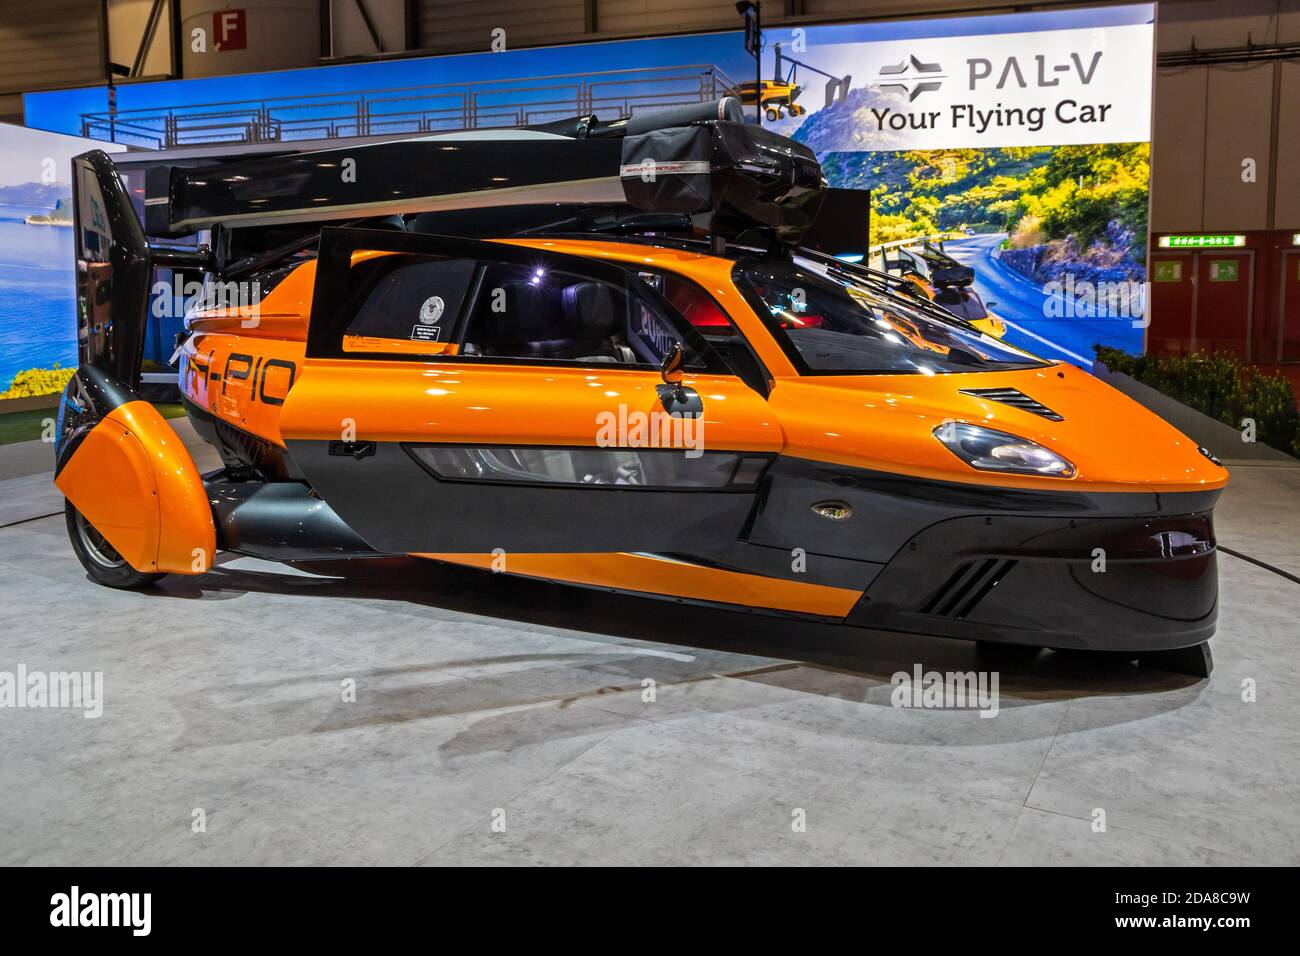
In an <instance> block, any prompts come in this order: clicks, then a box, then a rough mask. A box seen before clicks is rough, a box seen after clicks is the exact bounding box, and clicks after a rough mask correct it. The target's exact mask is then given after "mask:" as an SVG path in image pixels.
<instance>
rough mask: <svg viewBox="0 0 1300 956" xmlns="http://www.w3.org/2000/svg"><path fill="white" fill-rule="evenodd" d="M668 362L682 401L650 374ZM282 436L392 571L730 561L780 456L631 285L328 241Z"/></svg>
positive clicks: (362, 236) (654, 305)
mask: <svg viewBox="0 0 1300 956" xmlns="http://www.w3.org/2000/svg"><path fill="white" fill-rule="evenodd" d="M678 345H680V347H681V355H682V359H683V364H684V377H683V380H682V382H681V386H680V391H679V389H678V387H675V386H674V385H671V384H666V382H665V374H664V373H663V371H662V370H661V366H662V365H663V364H664V363H665V360H667V359H669V358H670V356H672V355H674V354H675V346H678ZM669 377H671V376H669ZM670 409H671V410H672V412H671V413H670ZM281 434H282V436H283V438H284V440H285V444H286V446H287V448H288V450H289V453H290V454H291V455H292V457H293V459H294V461H295V463H296V464H297V465H298V467H299V469H300V470H301V472H302V474H303V475H304V476H305V477H306V478H307V480H308V482H309V483H310V484H311V486H312V488H313V490H314V491H315V493H316V494H317V495H318V496H319V497H320V498H322V499H323V500H324V501H325V502H326V503H328V504H329V506H330V507H331V508H332V509H334V511H335V512H337V513H338V515H339V516H340V517H341V518H342V519H343V520H344V521H346V522H347V523H348V524H349V525H350V526H351V527H352V528H353V529H354V530H355V531H356V532H357V533H358V534H359V535H360V536H361V537H362V538H364V539H365V540H366V542H367V543H368V544H369V545H370V546H371V547H373V548H375V549H376V550H378V551H383V552H390V553H393V552H397V553H424V552H441V553H454V552H469V553H483V552H490V551H493V550H495V549H498V548H499V549H503V550H505V551H516V552H605V551H655V552H675V551H687V550H697V549H722V548H726V547H727V546H729V545H730V544H731V543H732V542H734V541H735V540H736V539H737V538H738V537H740V536H741V535H742V533H743V530H744V528H745V525H746V522H747V521H748V519H749V516H750V514H751V512H752V511H753V508H754V504H755V501H756V498H757V496H758V492H759V488H760V487H761V484H762V480H763V477H764V475H765V473H766V470H767V468H768V466H769V464H770V463H771V460H772V459H773V457H774V456H775V455H776V454H777V453H778V452H779V451H780V450H781V447H782V437H781V430H780V427H779V425H778V424H777V422H776V421H775V419H774V417H773V416H772V415H771V414H770V412H769V410H768V407H767V403H766V401H765V399H764V397H763V396H762V395H760V394H759V393H758V392H757V391H755V390H754V389H752V388H751V387H749V386H748V385H746V384H745V383H744V382H743V381H741V379H740V378H738V377H737V376H736V375H734V374H732V373H731V372H730V371H729V370H728V369H727V367H726V366H725V365H724V364H723V363H722V362H721V361H720V360H719V358H718V356H716V355H715V354H714V353H712V351H711V350H710V349H709V347H708V345H707V344H706V343H705V342H704V341H703V339H702V338H701V337H700V336H699V335H698V333H696V332H695V331H694V330H693V329H692V328H691V326H690V325H689V324H688V323H687V322H686V321H685V320H684V319H683V318H682V317H681V316H680V315H679V314H677V313H676V312H675V310H673V308H672V306H670V305H669V304H668V303H667V301H666V300H664V299H663V297H662V296H660V295H659V294H658V293H657V292H656V291H655V289H654V288H653V287H652V285H651V284H650V283H649V282H647V281H646V279H645V278H643V277H639V276H638V275H637V274H635V273H633V272H631V271H628V270H626V269H623V268H621V267H618V266H615V265H612V264H609V263H605V262H598V261H594V260H589V259H586V258H582V257H575V256H567V255H559V254H555V253H550V252H547V251H543V250H539V249H537V248H534V247H530V246H523V245H515V244H508V243H498V242H478V241H472V240H464V239H452V238H444V237H433V236H426V235H412V234H408V233H401V232H381V231H373V230H361V229H326V230H324V231H323V232H322V235H321V246H320V256H319V259H318V262H317V272H316V285H315V292H314V304H313V308H312V314H311V322H310V327H309V332H308V343H307V355H306V361H305V365H304V368H303V374H302V375H301V377H300V379H299V380H298V381H297V382H296V384H295V385H294V387H293V389H292V390H291V391H290V393H289V395H288V398H287V399H286V400H285V405H284V408H283V412H282V418H281Z"/></svg>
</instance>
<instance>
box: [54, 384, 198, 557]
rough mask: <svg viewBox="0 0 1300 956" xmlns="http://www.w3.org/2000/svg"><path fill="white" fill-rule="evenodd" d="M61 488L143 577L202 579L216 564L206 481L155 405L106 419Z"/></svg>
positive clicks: (124, 408) (139, 405)
mask: <svg viewBox="0 0 1300 956" xmlns="http://www.w3.org/2000/svg"><path fill="white" fill-rule="evenodd" d="M55 485H56V486H57V487H58V489H59V490H60V491H62V492H63V494H64V495H65V496H66V497H67V498H68V500H69V501H71V502H72V503H73V505H74V506H76V508H77V510H78V511H80V512H81V513H82V514H83V515H85V516H86V519H87V520H88V521H89V522H90V523H91V524H93V525H94V526H95V528H96V529H98V530H99V532H100V533H101V534H103V535H104V537H105V538H106V539H108V542H109V544H111V545H112V546H113V547H114V548H116V549H117V552H118V553H119V554H121V555H122V557H123V558H125V559H126V561H127V563H128V564H129V565H131V567H133V568H135V569H136V570H137V571H163V572H170V573H172V574H201V573H203V572H204V571H206V570H207V569H208V568H210V567H211V566H212V561H213V558H214V556H215V554H216V549H217V539H216V528H215V527H214V526H213V523H212V511H211V508H210V507H209V505H208V496H207V493H206V492H205V491H204V488H203V479H202V477H201V476H200V475H199V473H198V470H197V469H196V468H195V467H194V462H193V460H192V459H191V458H190V454H189V452H188V451H187V450H186V448H185V446H184V444H182V442H181V440H180V439H179V438H178V437H177V436H176V433H175V432H174V431H172V429H171V426H170V425H168V424H167V422H166V420H165V419H164V418H163V417H162V416H161V415H159V414H158V412H157V410H156V409H154V407H153V406H152V405H150V404H149V403H148V402H145V401H134V402H127V403H126V404H125V405H121V406H119V407H118V408H116V409H114V410H113V411H111V412H110V413H109V414H108V415H106V416H105V417H104V419H103V420H102V421H101V422H99V424H97V425H96V426H95V427H94V428H93V429H92V430H91V432H90V434H88V435H87V436H86V438H85V439H84V440H83V442H82V444H81V447H79V448H78V449H77V451H76V453H75V454H74V455H73V456H72V458H71V459H70V460H69V461H68V463H67V465H66V466H65V467H64V469H63V470H62V471H61V472H60V473H59V476H58V478H56V479H55Z"/></svg>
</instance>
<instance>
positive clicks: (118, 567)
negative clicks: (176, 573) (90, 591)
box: [63, 499, 162, 588]
mask: <svg viewBox="0 0 1300 956" xmlns="http://www.w3.org/2000/svg"><path fill="white" fill-rule="evenodd" d="M63 516H64V518H65V519H66V520H67V523H68V539H69V540H70V541H71V542H72V550H73V551H74V552H75V553H76V555H77V560H78V561H80V562H81V566H82V567H83V568H85V569H86V573H87V574H89V575H90V577H91V580H93V581H94V582H95V583H96V584H102V585H104V586H105V587H109V588H142V587H147V586H148V585H150V584H153V582H155V581H157V580H158V579H159V578H161V577H162V575H161V574H156V573H146V572H144V571H137V570H136V569H135V568H133V567H131V565H129V564H127V563H126V558H124V557H122V556H121V555H120V554H118V553H117V549H115V548H114V547H113V546H112V545H111V544H109V543H108V540H107V539H106V538H105V537H104V536H103V535H102V534H100V533H99V532H98V531H96V530H95V526H94V525H92V524H91V523H90V522H89V521H87V520H86V516H85V515H83V514H82V513H81V512H80V511H78V510H77V509H76V508H74V507H73V505H72V502H71V501H68V500H66V499H64V502H63Z"/></svg>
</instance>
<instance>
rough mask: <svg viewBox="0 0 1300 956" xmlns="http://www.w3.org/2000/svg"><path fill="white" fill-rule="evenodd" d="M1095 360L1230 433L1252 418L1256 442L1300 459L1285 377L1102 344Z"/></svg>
mask: <svg viewBox="0 0 1300 956" xmlns="http://www.w3.org/2000/svg"><path fill="white" fill-rule="evenodd" d="M1094 349H1095V351H1096V353H1097V361H1099V362H1101V363H1102V364H1103V365H1105V366H1106V367H1107V368H1108V369H1110V370H1111V371H1112V372H1122V373H1124V374H1125V375H1128V376H1130V377H1132V378H1134V379H1136V380H1137V381H1139V382H1141V383H1142V384H1144V385H1149V386H1151V387H1152V388H1154V389H1155V390H1156V391H1158V392H1162V393H1164V394H1165V395H1168V396H1169V397H1170V398H1172V399H1174V400H1175V401H1179V402H1182V403H1183V404H1184V405H1187V406H1189V407H1190V408H1194V409H1196V410H1197V411H1198V412H1200V413H1202V414H1203V415H1208V416H1210V417H1211V418H1213V419H1215V420H1216V421H1220V422H1223V424H1225V425H1229V426H1231V427H1232V428H1241V427H1242V424H1241V423H1242V419H1246V418H1249V419H1253V420H1254V422H1255V437H1256V439H1257V440H1259V441H1261V442H1263V443H1264V444H1266V445H1269V446H1271V447H1273V448H1276V449H1278V450H1279V451H1284V452H1286V453H1287V454H1289V455H1295V456H1296V457H1297V458H1300V408H1297V406H1296V398H1295V393H1294V392H1293V391H1292V389H1291V383H1290V382H1289V381H1288V380H1287V378H1286V376H1285V375H1282V374H1281V373H1274V374H1272V375H1265V374H1263V373H1261V372H1259V371H1258V370H1256V369H1254V368H1251V367H1250V366H1247V365H1242V364H1241V362H1240V361H1239V360H1238V359H1237V357H1236V356H1234V355H1225V354H1221V353H1220V354H1215V355H1205V354H1199V353H1198V354H1194V355H1178V356H1169V357H1158V356H1153V355H1130V354H1128V353H1127V352H1121V351H1120V350H1119V349H1113V348H1109V347H1107V346H1104V345H1098V346H1095V347H1094Z"/></svg>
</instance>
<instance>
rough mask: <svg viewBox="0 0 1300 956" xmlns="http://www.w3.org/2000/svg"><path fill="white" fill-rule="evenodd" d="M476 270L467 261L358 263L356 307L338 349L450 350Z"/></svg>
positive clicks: (399, 259)
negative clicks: (357, 299)
mask: <svg viewBox="0 0 1300 956" xmlns="http://www.w3.org/2000/svg"><path fill="white" fill-rule="evenodd" d="M476 266H477V263H476V262H475V261H474V260H472V259H437V258H428V257H412V256H378V257H376V258H373V259H370V260H368V261H366V262H363V263H359V264H358V265H357V266H355V267H354V272H356V271H359V272H362V273H363V274H364V275H363V276H361V277H359V278H360V290H359V296H358V298H359V304H358V307H357V310H356V312H355V314H353V316H352V318H351V319H350V320H349V322H348V324H347V326H346V328H345V329H344V331H343V351H345V352H361V353H366V352H414V353H420V354H425V355H428V354H439V353H445V352H448V351H453V350H454V348H455V338H456V321H457V319H458V318H459V317H460V314H461V310H462V308H463V307H464V304H465V300H466V299H467V298H468V296H469V292H470V287H471V283H472V281H473V278H474V270H475V268H476Z"/></svg>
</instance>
